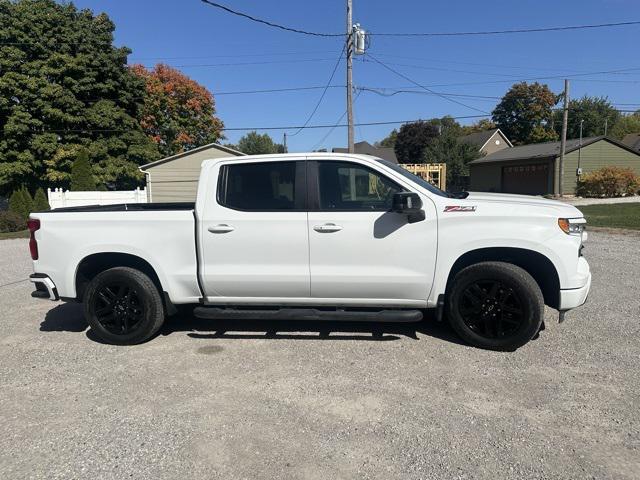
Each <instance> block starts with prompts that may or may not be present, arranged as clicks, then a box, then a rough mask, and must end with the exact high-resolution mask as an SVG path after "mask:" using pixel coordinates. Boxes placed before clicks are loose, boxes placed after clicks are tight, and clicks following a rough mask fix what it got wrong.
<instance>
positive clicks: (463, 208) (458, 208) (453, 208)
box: [444, 205, 476, 212]
mask: <svg viewBox="0 0 640 480" xmlns="http://www.w3.org/2000/svg"><path fill="white" fill-rule="evenodd" d="M444 211H445V212H475V211H476V206H475V205H447V206H446V207H444Z"/></svg>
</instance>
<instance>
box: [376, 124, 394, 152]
mask: <svg viewBox="0 0 640 480" xmlns="http://www.w3.org/2000/svg"><path fill="white" fill-rule="evenodd" d="M397 139H398V130H396V129H395V128H394V129H393V130H391V133H389V135H387V136H386V137H384V138H383V139H382V140H380V141H379V142H375V144H374V145H375V146H376V147H383V148H394V147H395V146H396V140H397Z"/></svg>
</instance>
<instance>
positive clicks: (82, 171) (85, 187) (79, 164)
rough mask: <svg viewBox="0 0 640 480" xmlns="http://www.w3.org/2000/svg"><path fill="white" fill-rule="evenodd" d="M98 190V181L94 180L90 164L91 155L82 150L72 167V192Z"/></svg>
mask: <svg viewBox="0 0 640 480" xmlns="http://www.w3.org/2000/svg"><path fill="white" fill-rule="evenodd" d="M95 189H96V181H95V179H94V178H93V172H92V170H91V163H89V153H88V152H87V151H86V150H80V152H79V153H78V157H77V158H76V160H75V161H74V162H73V165H72V166H71V191H73V192H81V191H85V192H87V191H93V190H95Z"/></svg>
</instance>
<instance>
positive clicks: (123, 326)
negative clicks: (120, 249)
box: [84, 267, 165, 345]
mask: <svg viewBox="0 0 640 480" xmlns="http://www.w3.org/2000/svg"><path fill="white" fill-rule="evenodd" d="M84 312H85V316H86V318H87V321H88V322H89V325H90V326H91V329H92V331H93V332H94V333H95V334H96V335H97V336H98V337H100V339H102V340H104V341H105V342H107V343H112V344H115V345H135V344H137V343H142V342H144V341H145V340H148V339H149V338H150V337H152V336H153V335H154V334H155V333H156V332H157V331H158V329H159V328H160V327H161V326H162V323H163V322H164V316H165V315H164V306H163V303H162V297H161V296H160V292H159V291H158V288H157V287H156V285H155V284H154V283H153V282H152V281H151V279H150V278H149V277H148V276H147V275H145V274H144V273H142V272H141V271H139V270H136V269H134V268H129V267H116V268H111V269H109V270H105V271H104V272H101V273H99V274H98V275H96V277H95V278H94V279H93V280H91V282H90V283H89V285H88V286H87V289H86V291H85V295H84Z"/></svg>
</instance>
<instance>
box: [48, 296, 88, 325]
mask: <svg viewBox="0 0 640 480" xmlns="http://www.w3.org/2000/svg"><path fill="white" fill-rule="evenodd" d="M88 326H89V325H88V324H87V321H86V320H85V319H84V313H83V312H82V305H80V304H79V303H61V304H60V305H57V306H56V307H54V308H52V309H51V310H49V311H48V312H47V315H46V316H45V317H44V320H43V321H42V323H41V324H40V331H41V332H84V331H85V330H86V329H87V327H88Z"/></svg>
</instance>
